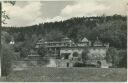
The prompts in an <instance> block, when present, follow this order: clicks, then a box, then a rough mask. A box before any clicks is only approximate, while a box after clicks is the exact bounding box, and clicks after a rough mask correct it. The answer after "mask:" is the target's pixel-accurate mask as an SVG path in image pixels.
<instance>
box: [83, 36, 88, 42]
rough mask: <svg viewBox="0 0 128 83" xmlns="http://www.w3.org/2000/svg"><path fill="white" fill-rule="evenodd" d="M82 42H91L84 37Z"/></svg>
mask: <svg viewBox="0 0 128 83" xmlns="http://www.w3.org/2000/svg"><path fill="white" fill-rule="evenodd" d="M81 42H89V41H88V39H87V38H86V37H84V38H83V39H82V40H81Z"/></svg>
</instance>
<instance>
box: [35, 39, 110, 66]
mask: <svg viewBox="0 0 128 83" xmlns="http://www.w3.org/2000/svg"><path fill="white" fill-rule="evenodd" d="M41 46H45V48H46V49H47V55H46V56H45V57H50V58H51V57H52V58H54V59H56V61H55V63H56V67H74V65H75V64H76V63H85V64H88V65H89V64H91V65H96V66H97V67H101V68H108V67H109V66H110V64H109V63H107V62H106V60H105V57H106V52H107V49H108V48H109V43H107V44H106V43H102V42H100V41H99V39H98V38H97V40H96V41H95V42H94V43H93V44H92V42H91V41H89V40H88V39H87V38H86V37H84V38H83V39H82V40H81V41H79V42H77V43H75V42H73V41H72V40H71V39H69V38H68V37H65V38H62V40H61V41H54V42H47V41H44V40H43V39H41V40H39V41H38V42H37V44H36V47H35V48H36V49H38V48H40V47H41Z"/></svg>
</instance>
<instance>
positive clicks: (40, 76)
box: [6, 67, 127, 82]
mask: <svg viewBox="0 0 128 83" xmlns="http://www.w3.org/2000/svg"><path fill="white" fill-rule="evenodd" d="M126 80H127V69H125V68H110V69H106V68H105V69H103V68H102V69H101V68H46V67H33V68H31V69H29V70H22V71H13V72H12V73H11V74H10V75H9V76H8V77H7V80H6V81H11V82H12V81H15V82H94V81H96V82H99V81H100V82H103V81H107V82H110V81H113V82H124V81H126Z"/></svg>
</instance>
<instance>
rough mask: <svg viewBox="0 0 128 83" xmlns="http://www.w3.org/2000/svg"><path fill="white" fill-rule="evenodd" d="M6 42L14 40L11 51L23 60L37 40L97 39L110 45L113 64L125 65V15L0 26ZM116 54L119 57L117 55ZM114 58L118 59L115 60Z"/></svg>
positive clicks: (76, 40)
mask: <svg viewBox="0 0 128 83" xmlns="http://www.w3.org/2000/svg"><path fill="white" fill-rule="evenodd" d="M2 30H3V35H4V34H5V32H7V33H8V35H7V34H5V37H6V36H7V37H6V41H8V42H9V41H11V40H12V39H14V41H15V45H14V46H13V47H14V50H15V52H17V53H18V52H19V55H20V57H23V58H24V57H26V56H27V55H28V54H29V53H30V52H31V50H32V49H34V47H35V44H36V42H37V41H38V40H39V39H42V38H43V39H44V40H46V41H60V39H61V38H62V37H69V38H70V39H72V40H73V41H74V42H78V41H80V40H81V39H82V38H83V37H86V38H87V39H89V40H90V41H91V42H92V43H93V42H94V41H95V40H96V38H97V37H98V38H99V39H100V41H102V42H104V43H109V44H110V47H111V48H110V50H109V53H108V54H110V55H112V56H113V61H114V62H113V63H115V64H117V63H118V65H119V64H120V66H123V67H124V66H125V67H126V65H127V64H126V63H127V51H126V49H127V18H126V16H121V15H113V16H104V15H103V16H97V17H74V18H71V19H68V20H64V21H59V22H49V23H41V24H38V25H33V26H27V27H3V28H2ZM118 55H119V56H118ZM117 57H118V58H117ZM108 60H109V58H108Z"/></svg>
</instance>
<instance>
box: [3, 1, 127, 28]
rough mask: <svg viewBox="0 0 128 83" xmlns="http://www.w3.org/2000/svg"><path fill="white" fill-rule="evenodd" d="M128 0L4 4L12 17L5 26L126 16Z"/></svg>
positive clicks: (4, 7)
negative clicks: (90, 17) (74, 18)
mask: <svg viewBox="0 0 128 83" xmlns="http://www.w3.org/2000/svg"><path fill="white" fill-rule="evenodd" d="M126 3H127V0H73V1H68V0H66V1H64V0H63V1H59V0H57V1H17V2H16V4H15V5H14V6H12V5H11V4H8V3H3V5H2V9H3V10H5V11H6V14H7V15H8V16H9V17H10V19H7V20H6V21H5V23H6V24H2V25H3V26H17V27H19V26H31V25H35V24H39V23H45V22H54V21H61V20H66V19H69V18H72V17H83V16H85V17H89V16H100V15H103V14H104V15H114V14H121V15H126V10H127V8H126Z"/></svg>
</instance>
